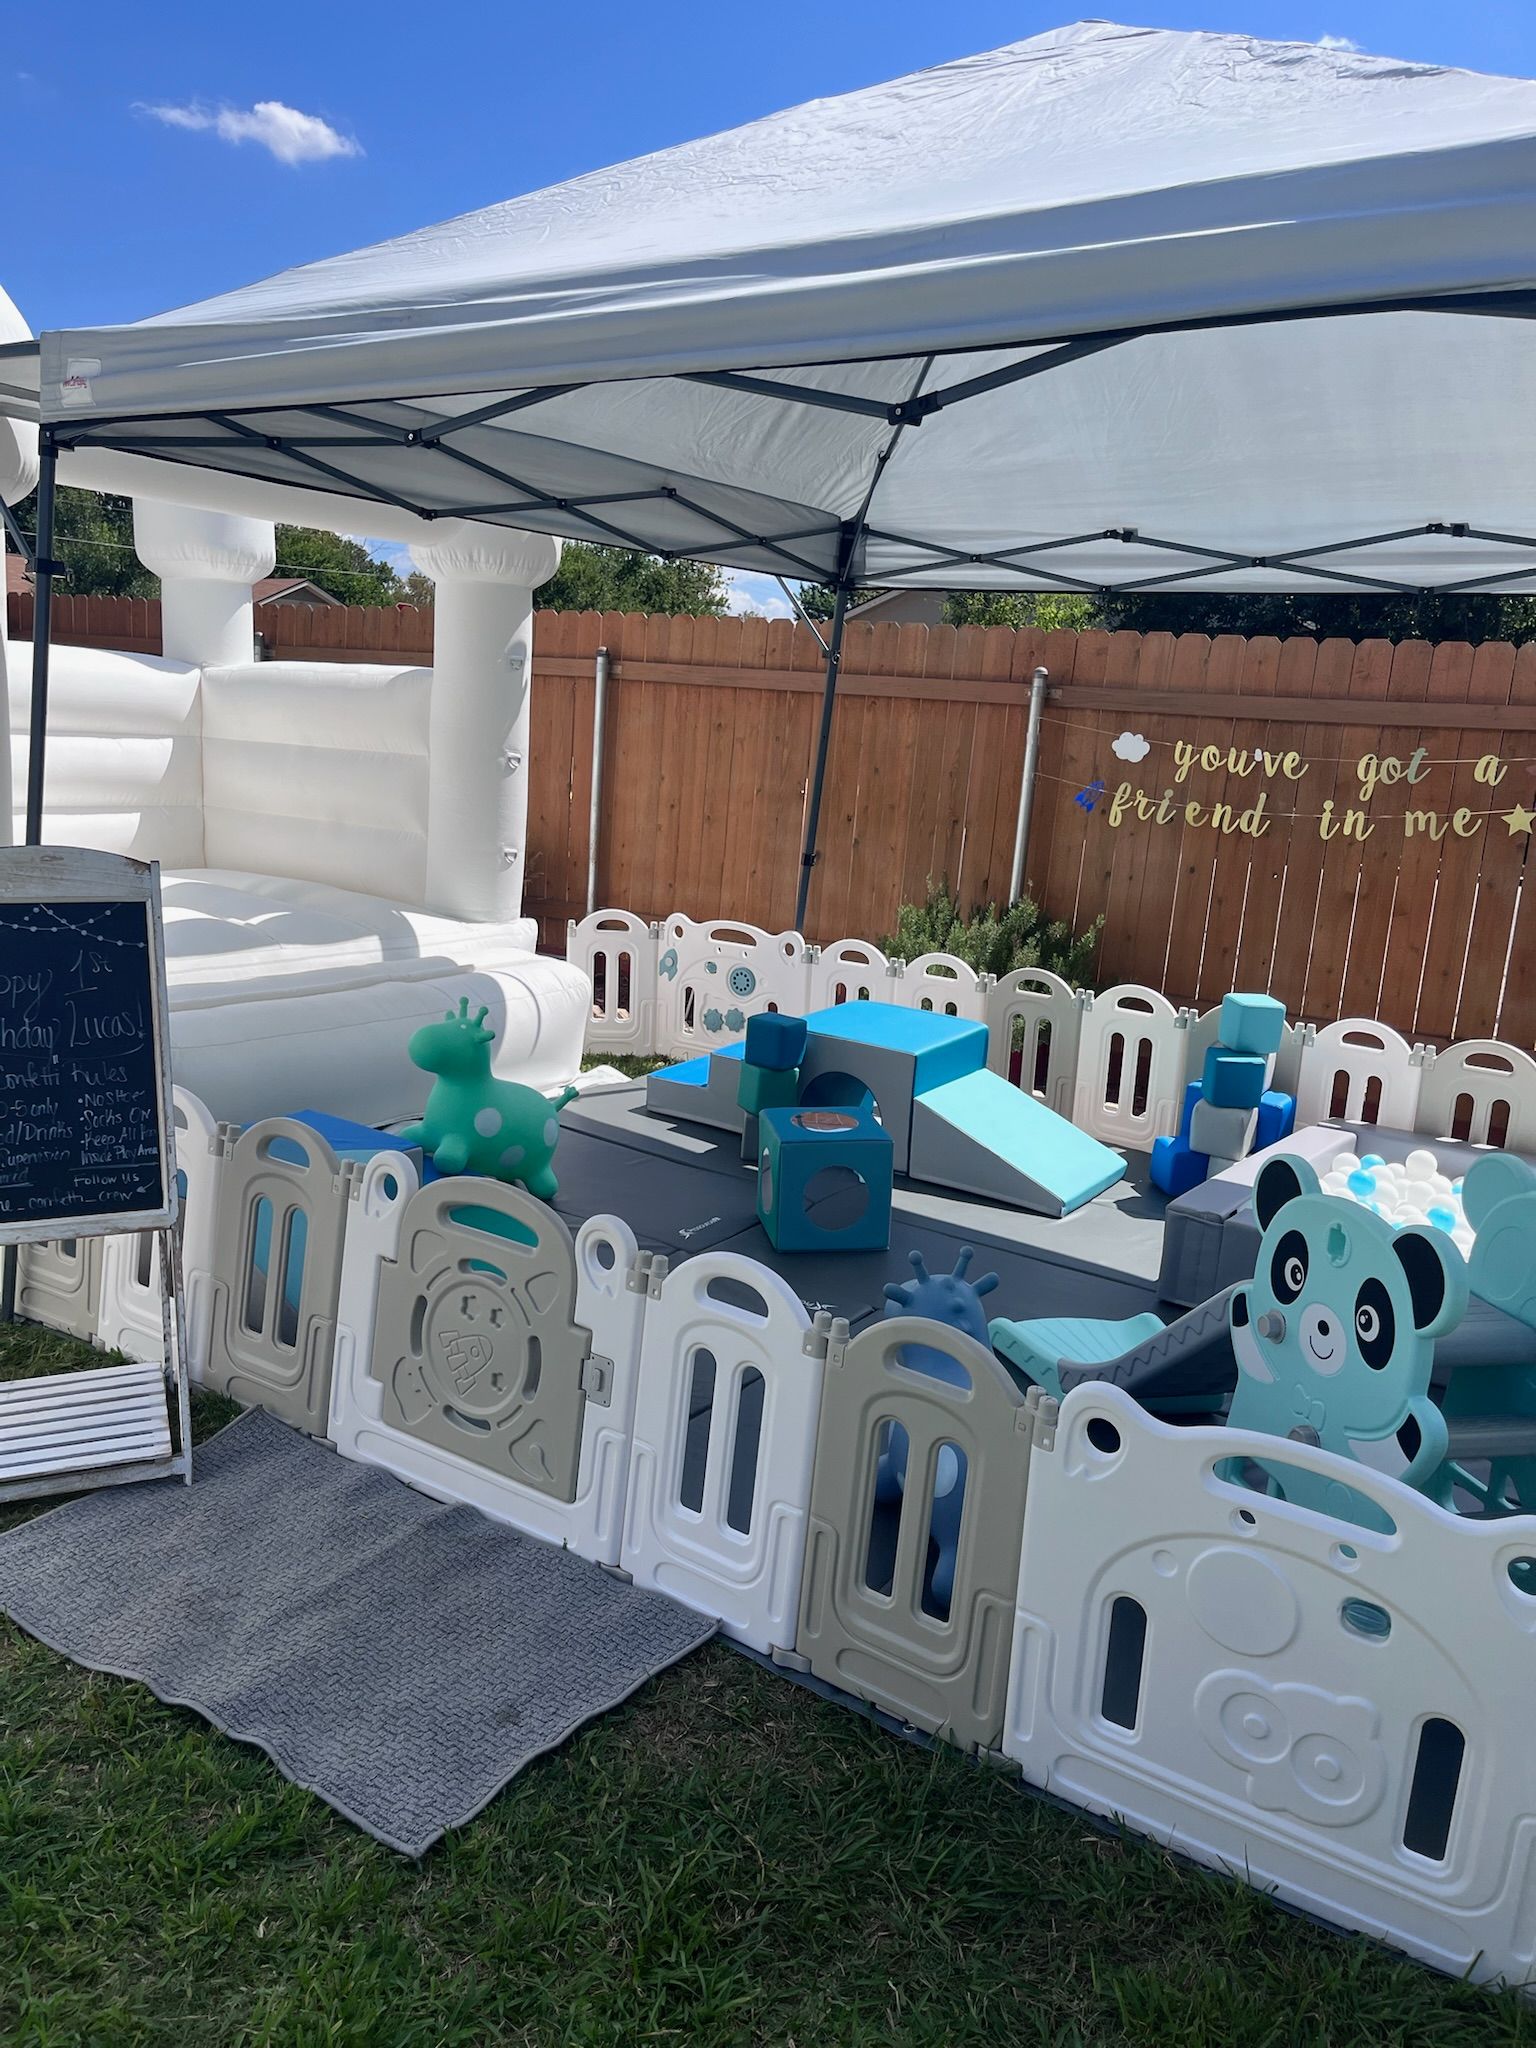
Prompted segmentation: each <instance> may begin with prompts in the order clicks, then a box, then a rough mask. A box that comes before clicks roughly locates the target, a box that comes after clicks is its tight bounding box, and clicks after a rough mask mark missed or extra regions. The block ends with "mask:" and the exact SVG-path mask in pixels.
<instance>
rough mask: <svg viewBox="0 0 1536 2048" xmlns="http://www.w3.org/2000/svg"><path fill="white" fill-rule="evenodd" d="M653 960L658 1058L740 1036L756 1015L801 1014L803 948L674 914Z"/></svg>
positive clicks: (785, 935) (789, 935)
mask: <svg viewBox="0 0 1536 2048" xmlns="http://www.w3.org/2000/svg"><path fill="white" fill-rule="evenodd" d="M659 943H660V952H659V953H658V955H657V961H656V977H657V982H656V987H657V1025H656V1050H657V1051H658V1052H667V1053H677V1054H680V1055H682V1054H687V1053H696V1052H708V1051H710V1050H712V1049H713V1048H714V1047H716V1046H722V1045H729V1044H731V1043H732V1041H733V1040H735V1039H738V1038H740V1037H741V1035H742V1033H743V1031H745V1029H746V1025H747V1019H748V1017H750V1016H753V1015H754V1014H755V1013H756V1012H757V1011H759V1010H782V1011H784V1012H785V1013H786V1014H787V1015H789V1016H795V1017H798V1016H803V1015H804V1013H805V1010H806V986H807V965H806V944H805V940H804V939H803V938H802V937H801V936H800V934H799V932H765V931H761V930H759V928H758V927H757V926H756V925H753V924H740V923H735V922H732V921H729V920H727V919H724V918H720V919H717V920H716V921H715V922H714V923H712V924H695V923H694V922H693V920H692V919H691V918H687V917H682V916H679V915H677V914H675V913H674V915H673V916H671V917H669V918H668V919H667V921H666V923H665V924H664V925H663V926H662V928H661V937H660V942H659Z"/></svg>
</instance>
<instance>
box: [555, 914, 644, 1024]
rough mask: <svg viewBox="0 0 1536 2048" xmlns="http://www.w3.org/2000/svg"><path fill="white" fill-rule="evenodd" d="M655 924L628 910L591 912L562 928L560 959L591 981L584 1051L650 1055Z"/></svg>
mask: <svg viewBox="0 0 1536 2048" xmlns="http://www.w3.org/2000/svg"><path fill="white" fill-rule="evenodd" d="M659 941H660V927H659V926H658V925H654V924H647V923H646V922H645V921H644V919H643V918H638V917H636V916H635V915H634V914H633V913H632V912H631V911H628V910H595V911H593V913H592V915H591V916H590V917H584V918H583V919H582V920H581V922H580V923H579V924H577V923H575V922H572V923H570V924H568V925H567V926H566V928H565V957H566V959H567V960H568V961H570V963H571V965H572V966H573V967H579V968H580V969H581V972H582V973H583V974H584V975H585V976H586V977H587V980H588V981H589V982H590V983H591V984H592V1007H591V1010H590V1012H589V1014H588V1017H587V1038H586V1045H587V1050H588V1052H629V1053H642V1054H643V1053H649V1052H651V1051H653V1050H654V1048H655V1043H656V962H657V959H658V957H659V955H660V951H661V947H660V943H659Z"/></svg>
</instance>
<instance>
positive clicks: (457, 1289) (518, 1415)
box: [369, 1179, 592, 1501]
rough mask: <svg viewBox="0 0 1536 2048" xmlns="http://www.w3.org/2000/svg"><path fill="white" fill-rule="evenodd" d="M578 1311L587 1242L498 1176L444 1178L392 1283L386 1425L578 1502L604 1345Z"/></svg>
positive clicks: (386, 1272)
mask: <svg viewBox="0 0 1536 2048" xmlns="http://www.w3.org/2000/svg"><path fill="white" fill-rule="evenodd" d="M575 1309H576V1253H575V1246H574V1245H573V1243H572V1240H571V1234H570V1232H569V1231H568V1230H567V1229H566V1227H565V1225H564V1223H563V1222H562V1221H561V1220H560V1218H559V1217H558V1216H557V1215H556V1214H555V1212H554V1211H553V1210H552V1209H548V1208H546V1207H545V1206H544V1204H543V1203H542V1202H538V1201H535V1200H534V1198H533V1196H532V1195H529V1194H525V1193H524V1192H523V1190H522V1189H521V1188H511V1187H503V1186H501V1185H500V1184H499V1183H497V1182H495V1181H489V1180H482V1179H453V1180H438V1181H433V1182H431V1183H430V1185H429V1186H427V1187H424V1188H422V1189H421V1190H420V1191H419V1192H418V1193H417V1194H415V1195H413V1196H412V1197H411V1200H410V1202H409V1203H408V1204H407V1206H406V1210H405V1214H404V1216H403V1217H402V1218H401V1224H400V1250H399V1254H398V1256H397V1258H395V1259H394V1260H392V1261H389V1262H387V1263H386V1264H385V1265H384V1267H383V1268H382V1270H381V1273H380V1276H379V1305H378V1315H377V1317H376V1319H375V1323H374V1342H373V1356H372V1359H371V1361H370V1364H369V1371H370V1372H371V1373H372V1375H373V1377H374V1378H375V1379H376V1380H377V1381H378V1382H379V1384H380V1386H381V1387H382V1388H383V1396H384V1420H385V1421H386V1422H387V1423H389V1424H390V1425H391V1426H392V1427H393V1428H395V1429H400V1430H404V1431H406V1432H408V1433H409V1434H410V1435H412V1436H416V1437H420V1438H421V1439H422V1441H423V1442H425V1443H430V1444H434V1445H436V1447H437V1448H438V1449H439V1450H444V1451H451V1452H453V1453H454V1454H455V1455H456V1456H457V1457H460V1458H465V1459H467V1460H468V1461H469V1462H470V1463H471V1464H474V1465H479V1466H482V1467H483V1468H484V1469H485V1470H486V1471H488V1472H493V1473H495V1474H496V1476H497V1477H498V1478H502V1479H515V1480H517V1481H518V1482H519V1483H520V1484H521V1485H523V1486H529V1487H532V1488H534V1489H535V1490H536V1491H537V1492H540V1493H545V1494H548V1495H549V1496H550V1497H551V1498H552V1499H554V1500H561V1501H569V1500H574V1499H575V1497H576V1479H577V1469H578V1466H579V1463H580V1459H581V1426H582V1416H583V1412H584V1410H585V1407H586V1399H587V1397H586V1393H585V1391H584V1388H583V1380H584V1378H585V1376H586V1375H585V1367H586V1362H587V1358H588V1356H589V1355H590V1352H591V1348H592V1339H591V1333H590V1332H589V1331H587V1330H585V1329H583V1328H582V1327H581V1326H580V1325H579V1324H578V1323H577V1322H576V1321H575Z"/></svg>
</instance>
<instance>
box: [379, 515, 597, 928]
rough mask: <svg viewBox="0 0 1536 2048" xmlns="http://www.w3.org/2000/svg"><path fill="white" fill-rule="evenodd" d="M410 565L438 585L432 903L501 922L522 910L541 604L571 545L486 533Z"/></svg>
mask: <svg viewBox="0 0 1536 2048" xmlns="http://www.w3.org/2000/svg"><path fill="white" fill-rule="evenodd" d="M411 559H412V560H413V561H414V562H415V564H416V566H417V567H418V568H419V569H420V570H422V572H423V573H424V574H425V575H428V576H430V577H431V578H432V579H433V581H434V582H435V583H436V585H437V618H436V626H435V639H434V647H435V652H434V657H433V660H434V675H433V681H432V723H431V737H430V743H429V744H430V756H429V761H428V794H427V820H428V822H427V892H426V895H427V902H428V903H429V904H430V905H431V907H432V908H433V909H434V910H438V911H442V912H445V913H447V914H448V915H450V916H455V917H465V918H473V919H476V920H477V921H480V920H483V921H485V922H488V923H489V922H501V921H503V920H506V919H509V918H515V917H517V916H518V915H520V913H521V909H522V901H523V862H524V852H525V841H526V833H527V820H528V737H529V725H528V703H529V685H530V683H531V681H532V677H533V593H534V591H535V589H536V588H537V587H538V585H539V584H541V583H544V582H547V581H548V579H549V578H550V577H551V576H553V575H554V573H555V570H556V569H557V568H558V567H559V564H560V543H559V541H557V540H550V539H547V538H546V537H545V536H544V535H542V534H534V533H510V532H509V533H506V534H505V535H501V534H494V533H490V532H487V531H486V529H485V528H483V527H481V528H478V529H476V530H475V531H474V532H465V533H463V534H461V535H460V536H458V537H445V538H444V539H442V540H435V541H433V542H432V544H431V545H430V546H425V547H414V548H412V550H411Z"/></svg>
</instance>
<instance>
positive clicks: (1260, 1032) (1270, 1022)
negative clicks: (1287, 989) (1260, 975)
mask: <svg viewBox="0 0 1536 2048" xmlns="http://www.w3.org/2000/svg"><path fill="white" fill-rule="evenodd" d="M1284 1032H1285V1005H1284V1003H1281V1002H1277V1001H1276V1000H1275V998H1274V997H1273V996H1238V995H1232V996H1223V997H1222V999H1221V1023H1220V1025H1219V1027H1218V1032H1217V1035H1218V1036H1219V1038H1220V1039H1221V1042H1222V1044H1223V1045H1224V1046H1226V1048H1227V1049H1228V1051H1229V1052H1256V1053H1258V1054H1260V1056H1261V1057H1262V1058H1264V1059H1266V1060H1267V1059H1268V1058H1269V1057H1270V1055H1271V1054H1272V1053H1277V1052H1278V1051H1279V1050H1280V1040H1281V1038H1282V1036H1283V1035H1284ZM1233 1106H1234V1107H1237V1106H1238V1105H1236V1104H1234V1105H1233ZM1252 1106H1253V1105H1252V1104H1251V1103H1250V1104H1249V1105H1248V1107H1249V1108H1252Z"/></svg>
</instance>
